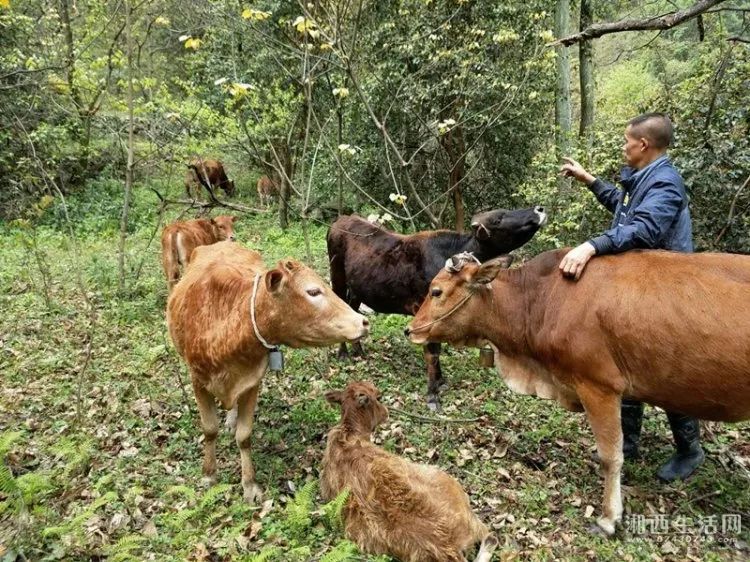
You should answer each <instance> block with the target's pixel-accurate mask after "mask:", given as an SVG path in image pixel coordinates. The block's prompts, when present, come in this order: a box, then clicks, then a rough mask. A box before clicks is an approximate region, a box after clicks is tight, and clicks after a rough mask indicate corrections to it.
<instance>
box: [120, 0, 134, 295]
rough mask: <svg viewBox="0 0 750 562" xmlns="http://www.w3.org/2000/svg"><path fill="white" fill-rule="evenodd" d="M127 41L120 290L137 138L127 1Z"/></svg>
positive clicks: (127, 5) (130, 8)
mask: <svg viewBox="0 0 750 562" xmlns="http://www.w3.org/2000/svg"><path fill="white" fill-rule="evenodd" d="M125 41H126V51H127V60H128V100H127V103H128V162H127V164H126V167H125V196H124V198H123V204H122V215H121V216H120V247H119V258H118V270H119V277H118V289H119V290H120V292H122V291H123V289H124V288H125V240H126V238H127V235H128V215H129V213H130V197H131V193H132V191H133V153H134V150H135V137H134V128H133V124H134V122H133V64H134V63H133V5H132V3H131V0H125Z"/></svg>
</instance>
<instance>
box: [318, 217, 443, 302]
mask: <svg viewBox="0 0 750 562" xmlns="http://www.w3.org/2000/svg"><path fill="white" fill-rule="evenodd" d="M425 238H426V236H425V235H424V234H423V233H418V234H414V235H411V236H404V235H401V234H397V233H394V232H389V231H387V230H385V229H384V228H382V227H379V226H377V225H374V224H372V223H370V222H369V221H366V220H364V219H362V218H360V217H358V216H355V215H349V216H342V217H339V218H338V219H337V220H336V221H335V222H334V223H333V224H332V225H331V227H330V229H329V231H328V257H329V259H330V260H332V261H333V260H343V262H344V270H345V273H346V284H347V288H348V290H349V292H350V293H352V294H354V295H356V296H357V297H358V299H359V300H360V301H361V302H364V303H365V304H366V305H367V306H369V307H370V308H372V309H373V310H375V311H377V312H383V313H397V314H410V313H412V310H411V307H412V305H414V304H416V305H418V304H419V302H421V299H422V298H424V295H425V293H426V290H427V287H428V285H429V280H426V279H425V275H424V259H425V252H424V240H425Z"/></svg>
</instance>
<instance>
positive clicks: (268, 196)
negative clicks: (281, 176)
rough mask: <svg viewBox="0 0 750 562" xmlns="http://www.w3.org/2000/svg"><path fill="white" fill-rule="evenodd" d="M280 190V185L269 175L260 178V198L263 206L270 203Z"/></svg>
mask: <svg viewBox="0 0 750 562" xmlns="http://www.w3.org/2000/svg"><path fill="white" fill-rule="evenodd" d="M278 192H279V186H278V185H277V184H276V182H275V181H273V180H272V179H271V178H269V177H268V176H260V178H259V179H258V200H259V201H260V204H261V206H262V207H265V206H267V205H270V204H271V202H272V201H273V198H274V196H275V195H276V194H277V193H278Z"/></svg>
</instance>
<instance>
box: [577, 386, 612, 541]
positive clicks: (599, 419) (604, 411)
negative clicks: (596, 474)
mask: <svg viewBox="0 0 750 562" xmlns="http://www.w3.org/2000/svg"><path fill="white" fill-rule="evenodd" d="M576 390H577V392H578V396H579V397H580V399H581V403H582V404H583V407H584V408H585V410H586V416H587V417H588V419H589V423H590V424H591V430H592V432H593V433H594V438H595V439H596V448H597V451H598V452H599V458H600V460H601V465H602V471H603V473H604V499H603V502H602V516H601V517H600V518H599V519H598V520H597V523H598V524H599V527H600V528H601V529H602V530H603V531H604V532H605V533H606V534H607V535H612V534H613V533H614V532H615V525H616V524H617V522H618V521H619V520H620V517H621V516H622V493H621V491H620V473H621V470H622V463H623V454H622V427H621V426H620V396H619V395H618V394H616V393H614V392H612V391H607V390H601V389H597V388H594V387H591V386H584V385H581V386H579V387H577V388H576Z"/></svg>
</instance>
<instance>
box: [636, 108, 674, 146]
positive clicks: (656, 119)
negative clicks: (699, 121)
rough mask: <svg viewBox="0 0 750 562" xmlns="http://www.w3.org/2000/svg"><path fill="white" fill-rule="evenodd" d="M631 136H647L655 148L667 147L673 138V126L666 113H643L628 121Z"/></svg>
mask: <svg viewBox="0 0 750 562" xmlns="http://www.w3.org/2000/svg"><path fill="white" fill-rule="evenodd" d="M628 125H630V127H631V132H632V136H634V137H637V138H641V137H643V138H647V139H648V140H650V141H651V142H652V143H653V145H654V147H656V148H667V147H669V145H671V144H672V141H673V138H674V127H672V121H671V120H670V119H669V115H667V114H666V113H644V114H643V115H639V116H638V117H633V118H632V119H631V120H630V121H628Z"/></svg>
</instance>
